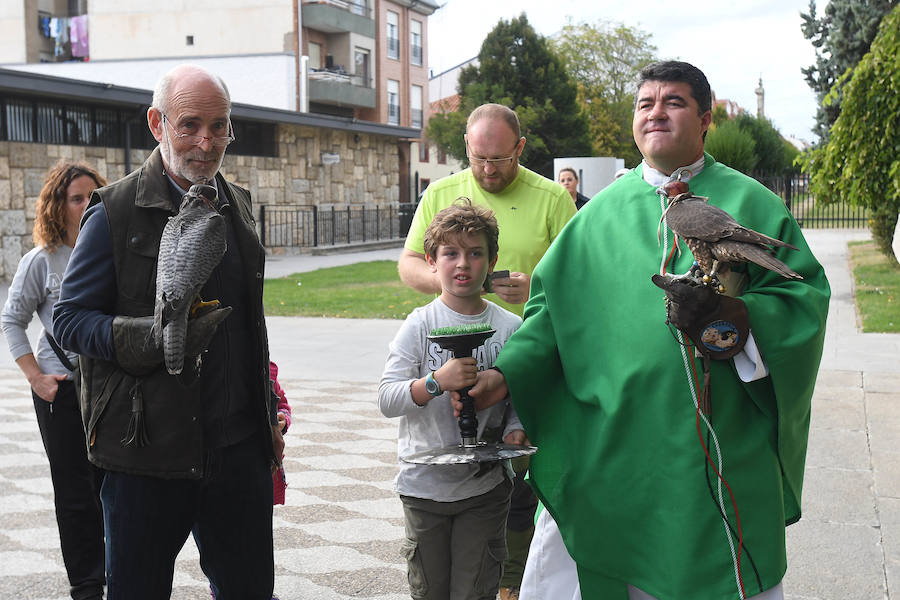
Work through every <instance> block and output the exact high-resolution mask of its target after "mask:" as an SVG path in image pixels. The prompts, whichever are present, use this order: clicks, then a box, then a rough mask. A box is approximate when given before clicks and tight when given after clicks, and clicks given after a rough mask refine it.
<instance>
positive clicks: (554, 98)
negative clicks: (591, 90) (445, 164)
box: [428, 13, 591, 178]
mask: <svg viewBox="0 0 900 600" xmlns="http://www.w3.org/2000/svg"><path fill="white" fill-rule="evenodd" d="M478 62H479V64H478V66H474V65H472V66H469V67H466V68H464V69H463V70H462V72H461V73H460V76H459V88H458V91H459V95H460V108H459V110H458V111H457V112H456V113H447V114H437V115H432V117H431V119H430V121H429V125H428V137H429V138H431V139H432V140H434V142H435V143H437V144H439V145H441V146H443V147H444V148H445V149H447V151H448V153H449V154H450V155H451V156H453V157H454V158H457V159H459V160H462V161H465V160H466V156H465V146H464V144H463V133H464V132H465V119H466V117H467V116H468V114H469V113H470V112H471V111H472V110H473V109H474V108H475V107H477V106H479V105H481V104H484V103H486V102H496V103H498V104H503V105H505V106H509V107H510V108H512V109H513V110H515V111H516V114H518V116H519V121H520V123H521V125H522V135H524V136H525V137H526V138H527V139H528V142H527V143H526V144H525V150H524V152H523V154H522V159H521V162H522V164H524V165H525V166H526V167H528V168H529V169H531V170H533V171H537V172H538V173H540V174H542V175H544V176H545V177H551V178H552V177H553V159H554V158H555V157H560V156H589V155H590V153H591V143H590V139H589V134H588V123H587V119H586V117H585V115H584V114H583V113H582V111H581V109H580V107H579V105H578V103H577V101H576V95H577V88H576V85H575V83H574V81H573V80H572V79H571V77H570V76H569V75H568V73H567V72H566V69H565V67H564V65H563V63H562V61H561V60H560V59H559V58H558V57H557V56H556V54H554V53H553V51H552V50H551V49H550V46H549V44H548V42H547V40H546V38H544V37H542V36H540V35H538V34H537V33H536V32H535V31H534V28H532V26H531V25H530V24H529V23H528V19H527V17H526V16H525V14H524V13H522V15H520V16H519V17H518V18H514V19H512V20H510V21H505V20H501V21H500V22H499V23H497V26H496V27H495V28H494V30H493V31H492V32H491V33H489V34H488V35H487V37H486V38H485V40H484V43H483V44H482V45H481V52H480V53H479V54H478Z"/></svg>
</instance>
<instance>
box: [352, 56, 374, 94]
mask: <svg viewBox="0 0 900 600" xmlns="http://www.w3.org/2000/svg"><path fill="white" fill-rule="evenodd" d="M353 56H354V62H355V63H356V79H355V80H354V81H353V83H355V84H356V85H361V86H363V87H370V86H369V51H368V50H366V49H365V48H359V47H357V48H356V50H355V51H354V53H353Z"/></svg>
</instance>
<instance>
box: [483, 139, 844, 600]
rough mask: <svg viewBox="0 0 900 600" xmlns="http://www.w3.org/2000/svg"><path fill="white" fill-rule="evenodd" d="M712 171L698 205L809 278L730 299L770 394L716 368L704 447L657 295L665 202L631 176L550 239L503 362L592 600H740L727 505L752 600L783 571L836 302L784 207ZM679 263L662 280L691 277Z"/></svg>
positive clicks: (773, 282)
mask: <svg viewBox="0 0 900 600" xmlns="http://www.w3.org/2000/svg"><path fill="white" fill-rule="evenodd" d="M705 164H706V167H705V168H704V169H703V170H702V171H701V172H700V173H699V174H698V175H697V176H696V177H694V178H693V179H691V180H690V188H691V191H692V192H693V193H694V194H696V195H698V196H707V197H709V201H710V202H711V203H712V204H715V205H717V206H719V207H721V208H722V209H724V210H726V211H728V212H729V213H730V214H731V215H732V216H733V217H734V218H735V219H736V220H737V221H738V222H739V223H741V224H742V225H744V226H745V227H749V228H752V229H755V230H757V231H759V232H761V233H765V234H767V235H770V236H772V237H775V238H779V239H781V240H784V241H786V242H788V243H790V244H793V245H794V246H796V247H797V248H799V251H793V250H790V249H780V250H779V251H778V252H777V256H778V258H779V259H781V260H782V261H784V262H785V263H787V264H788V265H789V266H790V267H791V268H792V269H794V270H795V271H797V272H798V273H800V274H801V275H802V276H803V279H802V280H788V279H785V278H783V277H781V276H780V275H777V274H775V273H772V272H770V271H768V270H766V269H764V268H762V267H758V266H757V265H754V264H750V265H747V266H738V267H736V269H735V270H744V271H746V275H747V277H746V284H745V286H744V289H743V293H742V294H741V296H740V297H741V299H742V300H743V301H744V302H745V303H746V305H747V310H748V312H749V317H750V325H751V331H752V336H753V338H754V339H755V341H756V345H757V347H758V348H759V350H760V352H761V353H762V356H763V359H764V361H765V364H766V365H767V366H768V368H769V376H768V377H764V378H762V379H758V380H756V381H753V382H751V383H743V382H742V381H741V379H740V378H739V377H738V375H737V372H736V370H735V366H734V363H733V361H731V360H726V361H713V364H712V368H711V371H712V372H711V392H712V396H711V398H712V410H711V416H710V418H709V421H710V423H711V425H712V431H709V430H708V427H707V425H706V423H705V422H704V421H703V420H702V419H701V420H700V421H699V425H698V412H697V410H696V403H695V398H696V396H698V395H699V392H700V389H699V386H697V385H696V383H693V381H692V379H691V377H690V376H689V372H690V365H691V362H692V361H691V358H690V355H689V353H688V352H683V351H682V347H681V345H680V344H679V342H678V341H677V340H676V338H675V336H674V335H673V332H672V331H670V329H669V327H668V326H667V325H666V323H665V321H666V309H665V302H664V294H663V292H662V290H660V289H659V288H657V287H656V286H655V285H653V283H652V282H651V280H650V277H651V275H653V274H654V273H657V272H660V270H661V267H662V264H663V260H662V256H663V254H664V253H666V249H668V250H671V249H672V239H673V234H672V232H671V231H668V230H665V231H664V232H663V234H662V236H661V237H662V241H658V239H659V238H658V237H657V235H658V234H657V226H658V223H659V220H660V216H661V214H662V205H661V200H660V197H659V195H658V194H657V193H656V192H655V189H654V188H653V187H652V186H650V185H649V184H647V183H646V182H645V181H644V179H643V178H642V176H641V167H638V168H637V169H634V170H632V171H631V172H629V173H628V174H626V175H625V176H623V177H621V178H620V179H619V180H618V181H616V182H615V183H613V184H612V185H610V186H609V187H607V188H606V189H604V190H603V191H602V192H601V193H600V194H598V195H597V196H595V197H594V199H593V200H592V201H591V202H589V203H588V204H587V205H586V206H585V207H584V208H583V209H582V210H581V211H580V212H579V213H578V214H577V215H576V216H575V217H574V218H573V219H572V221H570V222H569V224H568V225H567V226H566V228H565V229H564V230H563V231H562V233H561V234H560V236H559V237H558V238H557V239H556V241H555V242H554V244H553V245H552V246H551V248H550V250H549V251H548V252H547V254H546V255H545V256H544V258H543V259H542V261H541V262H540V264H539V265H538V267H537V269H536V270H535V272H534V277H533V279H532V282H531V298H530V300H529V301H528V304H527V305H526V307H525V322H524V324H523V325H522V327H521V328H520V329H519V330H518V331H517V332H516V333H515V334H513V336H512V337H511V338H510V340H509V341H508V342H507V344H506V346H505V347H504V348H503V351H502V353H501V354H500V357H499V359H498V361H497V362H496V365H497V366H498V367H499V368H500V370H501V371H502V372H503V373H504V375H505V376H506V380H507V383H508V385H509V390H510V394H511V396H512V399H513V403H514V405H515V408H516V411H517V412H518V414H519V416H520V418H521V420H522V423H523V425H524V426H525V430H526V431H527V432H528V437H529V438H530V440H531V441H532V443H534V444H535V445H537V446H538V447H539V448H540V450H539V451H538V453H537V454H536V455H534V456H533V457H532V461H531V482H532V485H533V486H534V488H535V491H536V493H537V495H538V497H539V498H540V499H541V501H542V502H543V503H544V505H545V506H546V507H547V509H548V510H549V511H550V512H551V514H552V515H553V517H554V518H555V519H556V521H557V523H558V524H559V528H560V531H561V533H562V536H563V540H564V541H565V544H566V547H567V548H568V550H569V553H570V554H571V555H572V557H573V558H574V559H575V561H576V563H577V564H578V572H579V582H580V584H581V593H582V597H583V598H585V600H595V599H600V600H607V599H620V598H626V599H627V593H626V585H625V584H627V583H630V584H632V585H634V586H636V587H638V588H640V589H642V590H644V591H645V592H647V593H649V594H651V595H653V596H655V597H657V598H659V599H660V600H687V599H690V600H712V599H716V600H720V599H722V600H724V599H726V598H728V599H731V598H739V597H740V596H739V592H738V583H737V580H738V577H737V574H738V569H737V568H736V566H735V565H736V560H735V559H736V556H737V553H738V550H739V544H738V533H737V532H738V520H737V518H736V515H735V504H736V506H737V512H738V516H739V518H740V532H741V534H742V538H743V545H741V546H740V574H741V579H742V580H743V584H744V588H745V590H746V595H747V596H748V597H749V596H753V595H755V594H758V593H760V592H762V591H764V590H766V589H769V588H770V587H772V586H774V585H776V584H777V583H778V582H779V581H781V579H782V578H783V576H784V573H785V569H786V566H787V565H786V558H785V546H784V528H785V525H786V524H790V523H793V522H795V521H797V520H798V519H799V518H800V496H801V490H802V487H803V468H804V460H805V457H806V445H807V435H808V431H809V417H810V399H811V397H812V393H813V386H814V383H815V380H816V373H817V370H818V367H819V361H820V358H821V355H822V344H823V338H824V335H825V318H826V314H827V312H828V299H829V296H830V289H829V286H828V282H827V280H826V278H825V273H824V271H823V269H822V267H821V265H820V264H819V263H818V261H816V259H815V257H814V256H813V255H812V253H811V252H810V250H809V247H808V246H807V244H806V241H805V240H804V238H803V236H802V234H801V233H800V229H799V227H798V226H797V224H796V222H795V221H794V219H793V218H792V217H791V215H790V214H789V212H788V211H787V210H786V208H785V206H784V204H783V202H782V201H781V199H780V198H778V197H777V196H775V195H774V194H772V193H771V192H769V191H768V190H767V189H766V188H764V187H763V186H762V185H760V184H759V183H757V182H756V181H754V180H752V179H749V178H747V177H745V176H744V175H741V174H740V173H738V172H737V171H734V170H733V169H731V168H729V167H726V166H724V165H722V164H718V163H716V162H715V161H714V159H713V158H712V157H711V156H709V155H708V154H707V155H706V163H705ZM663 229H665V228H663ZM679 248H680V253H678V252H676V254H675V256H674V257H673V258H672V260H671V261H670V262H669V263H668V265H667V266H666V269H665V271H666V272H668V273H684V272H686V271H687V270H688V269H689V268H690V266H691V263H692V262H693V257H692V256H691V253H690V251H689V250H688V249H687V247H686V245H685V244H684V243H683V242H681V243H680V244H679ZM693 362H694V363H695V364H696V372H697V373H698V375H699V377H700V379H701V386H702V366H701V361H700V360H699V359H695V360H694V361H693ZM698 429H699V431H700V434H698ZM701 437H702V444H701ZM703 445H706V446H707V447H709V454H710V456H711V458H712V461H713V463H714V464H715V465H716V469H717V470H721V473H722V476H723V477H724V479H725V481H726V482H727V483H728V485H729V486H730V489H731V491H732V492H733V493H734V503H732V500H731V496H730V494H729V490H728V488H727V487H726V486H725V485H721V486H720V484H719V479H718V477H717V476H716V472H715V471H714V470H713V469H712V467H711V466H710V465H708V464H707V460H706V455H705V453H704V449H703ZM720 507H721V509H723V510H724V513H725V514H726V515H727V523H726V522H725V521H724V520H723V518H722V513H721V512H720Z"/></svg>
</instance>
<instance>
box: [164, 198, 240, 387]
mask: <svg viewBox="0 0 900 600" xmlns="http://www.w3.org/2000/svg"><path fill="white" fill-rule="evenodd" d="M215 201H216V189H215V188H214V187H211V186H208V185H202V184H198V185H192V186H191V189H190V190H188V193H187V194H185V195H184V197H183V198H182V201H181V208H180V209H179V210H178V214H177V215H174V216H172V217H169V221H168V222H167V223H166V226H165V228H164V229H163V233H162V238H161V239H160V244H159V258H158V259H157V265H156V306H155V310H154V313H153V317H154V320H153V330H152V335H153V337H154V340H155V342H156V344H157V345H159V344H160V343H161V344H162V349H163V354H164V356H165V363H166V370H167V371H168V372H169V373H170V374H172V375H177V374H179V373H181V371H182V370H183V368H184V359H185V352H186V339H187V334H188V319H189V318H194V317H197V316H200V315H207V314H209V313H210V311H223V314H222V315H221V317H220V318H219V319H214V321H213V322H214V323H215V325H214V326H213V329H214V328H215V326H217V325H218V321H220V320H221V319H224V317H225V316H227V314H228V312H230V311H231V309H230V308H227V309H222V308H217V307H218V300H213V301H212V302H201V300H200V296H199V293H200V289H201V288H202V287H203V285H204V284H205V283H206V281H207V279H209V276H210V275H211V274H212V272H213V269H215V268H216V265H218V264H219V262H220V261H221V260H222V256H224V254H225V219H224V217H222V215H221V214H219V212H218V211H217V210H216V208H215ZM204 320H208V319H204ZM211 333H212V332H210V333H209V336H208V337H209V338H211V337H212V335H211ZM208 341H209V339H207V343H208ZM203 349H205V348H201V351H202V350H203ZM188 358H191V357H188Z"/></svg>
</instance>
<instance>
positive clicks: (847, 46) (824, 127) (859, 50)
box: [800, 0, 898, 141]
mask: <svg viewBox="0 0 900 600" xmlns="http://www.w3.org/2000/svg"><path fill="white" fill-rule="evenodd" d="M897 2H898V0H829V2H828V5H827V6H826V7H825V14H824V15H823V16H822V17H817V16H816V0H810V1H809V13H801V14H800V16H801V17H802V18H803V24H802V25H801V29H802V31H803V36H804V37H805V38H806V39H808V40H810V41H811V42H812V45H813V46H814V47H815V48H816V64H814V65H810V66H809V67H807V68H806V69H802V71H803V74H804V75H805V76H806V82H807V83H808V84H809V87H810V88H812V89H813V91H814V92H815V93H816V99H817V100H818V102H819V107H818V109H817V111H816V126H815V128H814V129H813V131H814V132H815V133H816V134H817V135H818V136H819V137H820V138H821V139H822V140H823V141H824V140H827V139H828V136H829V129H830V128H831V126H832V125H833V124H834V122H835V120H836V119H837V117H838V115H839V114H840V112H841V97H842V91H841V90H840V86H839V89H838V90H837V97H836V98H835V99H834V101H833V102H831V103H828V104H827V105H826V104H825V103H824V99H825V96H826V95H828V93H829V92H830V91H831V88H832V87H834V85H835V84H836V83H838V80H839V79H840V77H841V75H843V74H844V72H845V71H847V69H851V68H853V67H855V66H856V64H857V63H858V62H859V61H860V59H862V57H863V56H864V55H865V54H866V52H868V51H869V46H870V45H871V44H872V40H873V39H875V34H876V33H877V32H878V24H879V23H881V20H882V18H884V15H886V14H887V13H889V12H890V11H891V9H892V8H893V7H895V6H897Z"/></svg>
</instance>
